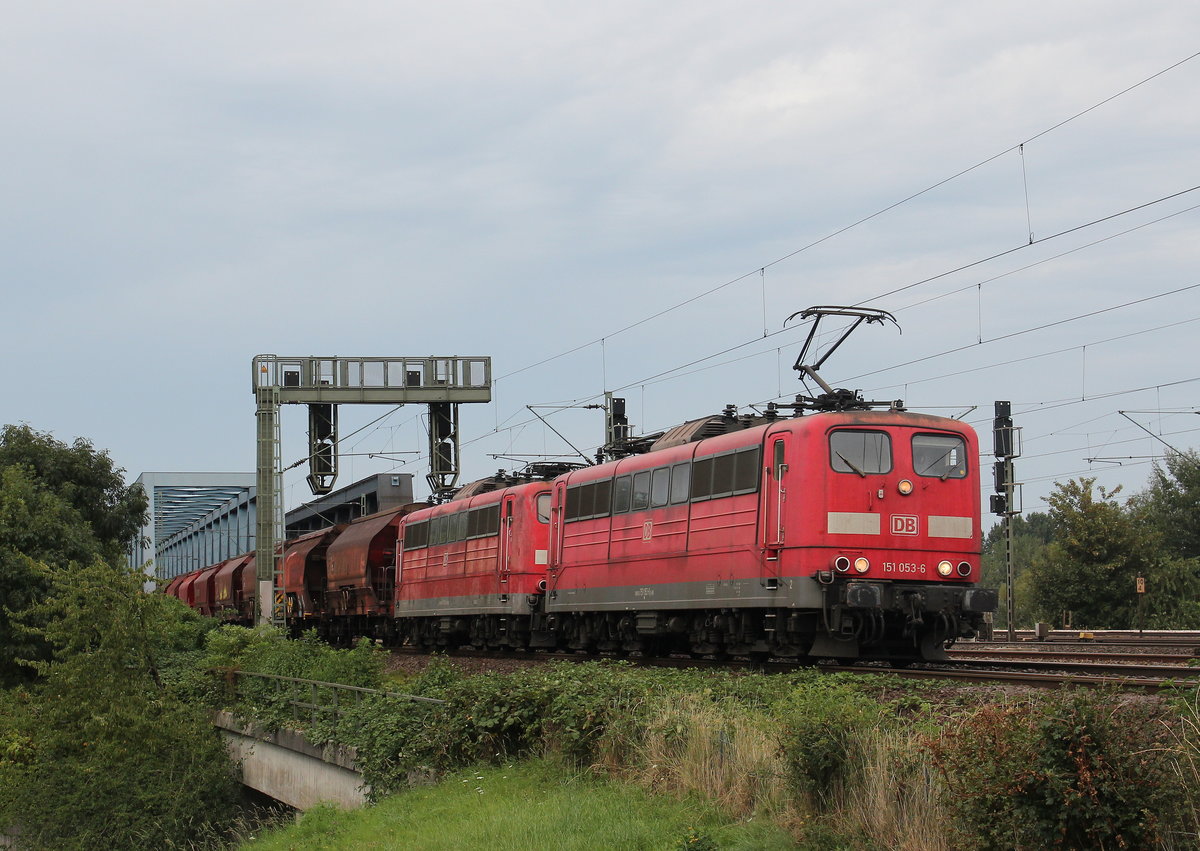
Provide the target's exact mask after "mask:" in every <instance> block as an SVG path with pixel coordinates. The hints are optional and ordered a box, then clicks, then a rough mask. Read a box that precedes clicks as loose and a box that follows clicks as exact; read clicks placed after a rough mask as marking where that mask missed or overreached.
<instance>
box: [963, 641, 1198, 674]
mask: <svg viewBox="0 0 1200 851" xmlns="http://www.w3.org/2000/svg"><path fill="white" fill-rule="evenodd" d="M947 653H948V654H949V656H950V658H951V659H954V660H962V661H976V660H988V661H1003V662H1006V663H1011V664H1022V663H1025V662H1044V661H1048V660H1058V661H1063V662H1080V663H1095V664H1107V665H1109V666H1112V667H1116V666H1118V665H1122V664H1126V663H1129V664H1134V665H1164V666H1174V667H1179V668H1186V667H1187V666H1188V665H1189V664H1190V663H1191V662H1192V660H1193V659H1195V658H1196V657H1194V656H1192V655H1191V654H1190V653H1189V654H1184V653H1124V652H1115V651H1107V650H1105V651H1100V650H1079V649H1076V648H1070V649H1064V648H1056V647H1038V648H1037V649H1029V650H1013V649H1010V648H991V647H988V648H983V647H979V648H976V647H970V646H968V647H953V648H951V649H950V650H948V651H947ZM1197 670H1198V671H1200V669H1197Z"/></svg>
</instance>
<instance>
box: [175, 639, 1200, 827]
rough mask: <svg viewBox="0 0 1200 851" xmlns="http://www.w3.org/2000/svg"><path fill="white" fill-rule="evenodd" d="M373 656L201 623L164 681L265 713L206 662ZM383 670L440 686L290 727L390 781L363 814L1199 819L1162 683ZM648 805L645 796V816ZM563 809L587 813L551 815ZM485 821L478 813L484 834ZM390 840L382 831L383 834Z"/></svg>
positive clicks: (947, 823)
mask: <svg viewBox="0 0 1200 851" xmlns="http://www.w3.org/2000/svg"><path fill="white" fill-rule="evenodd" d="M384 658H385V657H384V656H383V655H382V654H379V653H376V652H374V651H373V650H372V649H371V648H370V647H367V646H361V647H359V648H356V649H354V650H352V651H333V650H331V649H330V648H328V647H324V646H322V645H320V643H319V642H316V641H311V640H310V641H291V642H288V641H283V640H281V639H278V638H277V637H275V636H272V635H270V634H265V633H254V632H251V631H246V630H240V631H239V630H231V629H228V628H226V629H222V630H218V631H216V632H215V633H212V634H211V635H210V637H209V641H208V647H207V650H206V652H205V653H204V654H203V657H202V658H198V659H196V660H195V662H196V664H195V665H194V666H193V667H192V668H191V669H190V671H191V673H185V674H184V675H183V676H182V677H181V678H180V681H179V683H178V687H179V688H180V689H181V690H182V691H183V692H185V693H188V694H190V695H191V696H192V698H193V699H195V700H198V701H207V702H209V703H210V704H211V705H214V706H215V705H220V704H225V705H227V706H231V708H233V709H234V710H235V711H236V712H241V713H242V714H244V715H247V716H252V717H255V718H258V719H260V720H263V721H266V722H268V723H276V724H286V723H289V715H290V713H291V708H290V707H289V706H287V705H286V704H285V703H283V702H281V701H279V700H278V698H277V696H275V695H274V691H273V689H263V690H262V691H256V688H255V687H253V686H251V687H249V688H248V689H246V690H244V691H243V693H242V694H241V695H240V696H239V697H238V698H237V699H236V700H235V701H233V703H232V704H230V698H231V696H230V695H229V694H228V693H227V692H226V691H225V683H224V681H223V680H220V679H214V678H213V677H212V676H211V674H209V673H207V671H208V670H210V669H211V668H212V666H214V665H216V666H222V665H231V666H238V667H243V668H244V669H246V670H258V671H263V672H271V673H278V674H286V675H292V676H304V677H309V678H312V679H318V680H325V681H332V682H348V683H351V684H356V685H363V686H372V687H378V686H379V685H380V684H381V683H382V678H381V673H382V672H381V665H382V662H383V661H384ZM398 687H399V688H400V690H403V691H408V692H412V693H416V694H421V695H424V696H427V697H435V698H438V699H440V700H442V701H444V703H441V704H429V703H413V702H410V701H406V700H402V699H398V698H383V697H379V698H372V699H368V700H366V701H364V702H363V704H362V705H361V706H359V707H358V708H357V709H356V710H354V711H353V712H350V713H348V714H347V715H346V716H344V717H343V718H342V719H341V720H340V721H338V722H337V723H333V722H332V721H325V722H320V723H317V724H314V725H309V726H308V729H307V732H308V734H309V736H310V737H311V738H314V739H315V740H317V741H323V740H324V741H338V742H341V743H344V744H350V745H353V746H354V747H356V748H357V749H358V762H359V766H360V768H361V770H362V771H363V773H364V777H365V778H366V779H367V781H368V782H369V783H370V784H371V786H372V787H373V789H374V790H375V792H376V794H377V795H378V796H379V797H380V798H383V797H385V796H387V795H391V794H393V793H397V792H403V794H402V795H401V797H400V798H399V799H397V801H396V802H395V803H391V802H389V803H386V804H383V805H382V806H383V807H385V808H386V809H382V810H380V811H379V812H380V813H381V814H382V813H389V812H391V813H404V812H412V811H413V810H414V809H422V808H423V809H427V810H428V809H430V808H439V807H440V805H439V804H437V803H436V802H437V801H439V800H441V799H442V798H443V796H445V799H446V800H455V801H457V804H458V809H457V810H456V809H455V807H454V806H450V805H447V807H446V808H445V810H446V811H447V812H448V813H449V812H452V811H453V812H461V813H470V812H475V811H476V810H478V811H481V812H487V811H488V810H490V809H491V808H492V807H497V810H498V811H501V812H505V813H510V814H512V819H513V820H511V821H509V822H508V826H507V828H504V830H507V831H511V832H512V833H513V834H514V835H517V836H520V835H521V831H525V830H547V831H550V835H551V836H552V837H553V838H554V841H552V842H551V843H550V844H549V845H545V844H543V846H542V847H569V846H562V844H561V842H563V841H569V839H565V837H570V836H574V835H580V836H584V837H585V840H584V843H585V845H587V847H605V846H612V845H613V841H610V839H611V836H615V835H616V834H613V833H612V832H613V831H616V830H619V829H625V828H619V827H618V825H621V824H627V825H630V827H629V828H628V829H630V830H641V829H643V828H642V827H635V826H634V825H638V824H643V823H648V824H650V825H651V826H656V827H660V828H662V832H661V833H658V834H653V835H651V836H652V837H653V838H648V839H647V840H646V841H645V843H643V844H642V845H641V846H639V845H638V842H640V840H637V839H631V841H630V843H628V844H627V846H626V847H647V848H655V847H668V848H670V847H689V845H688V844H685V842H686V840H687V839H689V838H696V839H697V842H693V843H691V844H690V847H709V848H714V847H737V846H736V844H733V843H736V842H738V841H740V840H739V837H740V836H743V835H744V834H743V831H744V830H746V828H745V827H744V826H745V825H758V824H762V823H764V822H767V823H770V824H772V825H775V826H777V827H778V828H779V829H781V830H783V831H786V832H787V833H788V834H790V836H791V837H792V838H793V839H794V840H795V841H796V842H797V843H798V844H799V845H800V847H804V848H814V849H834V848H839V849H840V848H847V849H872V850H873V849H896V850H897V851H917V849H920V851H938V849H945V851H949V850H950V849H956V848H967V847H970V848H980V849H1011V848H1042V847H1058V848H1080V849H1083V848H1100V847H1111V848H1195V847H1197V845H1198V842H1197V837H1200V831H1198V829H1197V828H1198V827H1200V818H1198V817H1197V812H1198V807H1197V804H1198V802H1200V792H1198V791H1197V790H1198V789H1200V736H1198V735H1197V729H1198V727H1197V721H1198V720H1200V711H1198V706H1197V702H1196V695H1195V693H1194V689H1193V690H1192V693H1188V692H1181V693H1180V694H1179V695H1178V696H1176V697H1175V698H1169V699H1162V700H1157V699H1142V698H1130V697H1129V696H1126V695H1121V694H1116V693H1095V692H1089V691H1062V692H1038V693H1030V694H1013V693H1007V692H1004V691H999V690H996V691H989V690H986V689H979V688H968V687H964V688H957V687H947V686H933V685H930V684H928V683H922V682H919V681H911V680H907V681H905V680H899V679H896V678H888V677H879V676H862V675H859V676H853V675H850V676H848V675H841V674H826V673H822V672H820V671H815V670H806V671H800V672H797V673H794V674H787V675H771V676H764V675H746V674H738V673H734V672H730V671H724V670H715V671H673V670H662V669H656V670H648V669H639V668H633V667H630V666H627V665H622V664H605V663H584V664H571V663H556V664H548V665H542V666H537V667H532V668H526V669H522V670H520V671H514V672H511V673H484V674H468V673H465V672H463V671H461V670H459V669H457V668H455V667H454V666H453V665H452V664H451V663H449V662H447V661H445V660H440V661H435V662H434V663H432V664H431V665H430V666H429V667H428V668H426V669H425V670H424V671H422V672H421V673H419V674H417V675H415V676H412V677H410V678H408V679H406V680H405V681H404V682H403V683H401V684H399V685H398ZM543 757H546V758H549V759H550V760H551V761H552V764H553V765H556V766H562V767H563V771H564V772H565V773H566V774H567V775H572V776H574V777H575V779H574V780H573V781H572V782H571V783H568V784H566V785H564V784H563V783H562V782H560V781H559V780H554V781H553V782H550V783H546V782H543V783H538V782H532V783H531V784H529V785H527V786H525V787H521V786H519V785H518V786H516V787H513V793H512V797H511V798H508V801H507V803H506V804H501V805H498V806H497V805H495V804H493V803H490V802H491V801H493V800H494V799H495V798H497V797H502V796H503V797H507V795H506V794H505V792H504V790H505V789H507V788H508V787H507V786H506V785H505V784H506V783H507V782H508V781H510V780H511V781H513V782H514V783H517V782H518V780H517V778H519V777H523V776H525V775H524V772H525V770H526V769H525V768H522V769H520V770H519V771H518V772H517V774H515V775H514V774H510V775H509V777H508V778H505V777H504V776H503V774H504V772H503V771H501V772H500V773H499V774H498V775H497V774H496V773H495V772H494V770H493V769H487V770H476V773H477V774H479V775H482V776H484V777H485V778H491V779H492V782H494V783H495V784H496V788H495V790H494V793H489V792H488V791H487V787H483V788H485V792H484V793H483V794H480V793H478V792H476V791H474V789H473V788H465V789H458V790H456V791H454V792H450V791H449V790H447V789H446V788H445V786H442V787H439V789H438V790H430V789H428V788H426V789H418V790H416V791H404V790H408V789H410V788H411V787H413V786H421V785H422V784H428V783H429V782H431V781H433V780H438V779H441V778H445V777H447V776H450V777H454V778H457V782H458V783H459V785H460V786H463V787H471V784H470V783H469V782H468V783H467V784H462V783H461V780H462V779H464V778H466V779H469V777H468V775H465V774H463V772H464V771H466V770H467V769H468V767H470V766H479V765H492V766H496V765H500V766H508V765H517V764H520V763H521V762H522V761H524V760H529V759H534V760H536V759H538V758H543ZM529 770H530V771H543V772H544V771H545V770H547V769H545V768H544V767H543V768H539V769H536V770H535V769H534V768H530V769H529ZM514 771H516V769H514ZM605 780H615V781H620V782H621V783H622V784H625V785H624V786H621V785H615V784H606V783H604V782H603V781H605ZM454 782H455V781H453V780H452V781H451V782H450V784H449V785H450V786H453V785H454ZM631 786H632V787H640V789H641V790H644V792H639V791H638V790H637V789H630V788H628V787H631ZM544 787H548V788H544ZM552 790H553V794H554V795H557V796H559V797H558V802H559V803H558V804H556V805H555V806H554V809H555V810H556V814H555V815H554V816H553V818H552V819H550V820H549V821H548V822H546V823H544V824H542V823H538V820H537V819H532V820H529V821H528V822H527V821H526V820H524V816H525V814H526V813H528V811H529V807H528V804H527V803H526V802H528V801H536V800H541V798H539V796H540V795H542V794H543V792H545V793H547V794H550V793H551V791H552ZM585 792H586V794H585ZM468 793H470V794H468ZM495 793H499V794H495ZM560 793H561V794H560ZM645 793H650V794H651V795H652V797H649V798H647V797H643V795H644V794H645ZM472 794H473V795H474V796H476V797H472ZM654 794H662V795H664V796H665V797H667V798H669V799H671V800H669V801H666V802H664V801H663V800H660V799H657V798H655V797H653V795H654ZM622 795H634V796H635V797H634V798H633V799H628V800H636V801H638V803H636V804H619V803H618V804H613V805H612V807H614V808H615V810H616V811H617V813H618V814H621V815H622V816H624V815H626V814H629V815H630V816H631V818H630V819H628V820H618V819H615V818H613V817H612V816H611V815H605V810H606V809H608V808H609V805H608V804H603V806H602V805H601V804H599V803H597V804H596V805H595V806H596V808H597V810H598V814H597V815H594V816H593V815H590V814H589V811H590V809H591V807H592V804H590V803H585V804H584V805H583V806H581V802H590V801H591V800H592V799H595V800H597V801H598V802H599V801H605V800H607V799H608V798H607V796H617V797H616V800H621V797H620V796H622ZM409 796H417V797H409ZM427 796H431V797H427ZM462 797H465V798H467V799H469V800H470V801H471V802H472V803H470V804H467V803H466V802H465V801H463V800H462ZM481 799H486V801H487V803H485V801H484V800H481ZM688 800H694V801H703V802H706V804H707V805H708V806H711V807H712V810H711V811H710V812H712V813H715V814H719V816H711V817H714V818H718V821H703V820H702V819H701V817H700V815H693V813H697V814H698V813H701V812H702V811H703V809H701V810H695V809H692V807H694V806H698V805H695V804H689V803H686V802H687V801H688ZM406 801H407V802H408V803H407V804H406V803H405V802H406ZM672 801H675V802H678V801H683V802H685V803H682V804H676V803H673V802H672ZM414 802H420V806H419V807H418V806H415V805H414ZM394 807H395V808H398V809H393V808H394ZM658 807H666V808H667V809H666V810H664V811H663V812H664V813H666V814H662V815H660V814H657V813H658V810H656V808H658ZM679 807H682V809H678V808H679ZM471 808H474V809H471ZM548 809H549V807H548ZM643 811H646V812H649V813H651V815H650V816H649V817H643ZM671 813H675V815H671ZM375 817H380V818H385V817H386V816H384V815H379V816H376V815H374V814H370V815H363V816H353V817H347V822H346V824H347V825H349V824H351V823H354V822H356V821H357V819H358V818H368V819H370V818H375ZM584 817H587V818H593V819H594V821H593V822H592V823H593V824H596V825H599V827H597V828H595V829H592V828H588V827H585V826H579V825H576V824H575V823H574V822H573V821H566V822H562V821H560V822H557V823H556V822H555V821H554V819H568V820H573V819H576V818H584ZM392 818H398V817H392ZM461 818H463V819H464V821H463V822H461V825H460V827H459V828H456V830H457V829H461V830H462V831H464V832H465V831H470V830H473V829H475V827H474V825H475V821H476V820H474V819H472V818H469V817H468V816H466V815H464V816H462V817H461ZM488 818H490V816H489V817H488ZM721 818H723V819H725V821H724V822H721V821H720V820H719V819H721ZM323 819H325V821H324V822H323V821H322V820H323ZM690 821H696V822H697V824H695V825H691V826H696V827H697V829H699V826H700V824H703V825H712V829H713V830H714V831H720V839H719V840H718V839H717V838H715V837H716V836H717V834H716V833H713V834H712V836H709V835H708V834H703V835H698V836H696V837H689V836H688V835H687V834H686V833H685V832H682V831H681V830H680V828H684V829H686V828H687V827H688V826H689V824H688V822H690ZM332 823H336V824H339V825H340V824H341V819H340V818H339V819H337V820H335V822H330V821H329V819H328V817H327V816H326V815H323V814H317V815H316V816H314V817H313V819H312V821H310V822H309V825H308V827H307V828H304V827H303V826H302V827H301V828H297V829H298V830H301V831H304V830H307V831H311V832H315V833H316V834H319V833H320V831H321V830H322V829H325V828H322V827H321V825H322V824H325V825H330V824H332ZM451 824H452V821H451V816H450V815H447V816H445V817H443V818H440V819H435V820H433V821H432V825H433V827H432V829H433V830H435V831H442V830H448V829H449V828H450V825H451ZM328 829H332V828H328ZM339 829H341V828H340V827H339ZM347 829H349V828H347ZM404 829H405V830H408V829H409V828H407V827H405V828H404ZM501 830H502V828H500V827H498V826H497V827H494V828H492V829H491V830H490V832H489V844H494V841H493V840H496V837H498V836H500V835H502V834H501ZM705 830H708V827H705ZM368 832H370V831H369V830H368ZM606 832H607V833H606ZM610 834H611V836H610ZM434 835H438V834H434ZM464 835H466V834H464ZM766 835H767V834H764V836H766ZM710 840H711V842H710ZM285 841H286V840H285ZM429 841H432V840H428V839H423V840H421V841H420V842H417V841H416V840H413V842H414V843H415V844H413V845H412V846H410V847H422V843H426V844H427V843H428V842H429ZM496 841H498V840H496ZM539 842H540V840H539ZM663 842H666V843H667V844H666V845H665V846H664V845H663V844H662V843H663ZM702 842H703V843H707V844H700V843H702ZM718 842H719V844H718ZM353 844H356V843H352V842H350V841H349V840H346V841H345V842H344V843H342V847H349V846H351V845H353ZM406 844H408V839H397V840H396V841H395V843H394V845H393V847H405V846H406ZM466 844H470V843H464V846H465V845H466ZM464 846H460V847H464ZM299 847H305V846H299ZM315 847H322V846H320V845H317V846H315ZM376 847H383V846H376ZM434 847H436V846H434ZM526 847H531V848H532V847H538V845H537V844H527V845H526ZM618 847H619V846H618Z"/></svg>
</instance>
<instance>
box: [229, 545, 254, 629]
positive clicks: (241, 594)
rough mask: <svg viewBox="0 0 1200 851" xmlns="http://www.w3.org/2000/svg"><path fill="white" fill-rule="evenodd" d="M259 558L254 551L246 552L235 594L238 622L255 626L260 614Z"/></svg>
mask: <svg viewBox="0 0 1200 851" xmlns="http://www.w3.org/2000/svg"><path fill="white" fill-rule="evenodd" d="M256 563H257V559H256V558H255V554H254V553H247V554H246V561H245V562H244V563H243V564H242V569H241V573H240V574H239V575H238V577H237V580H236V581H237V583H238V584H237V585H236V586H235V590H234V594H235V595H236V596H237V601H238V604H237V610H238V623H241V624H245V625H246V626H253V624H254V621H255V620H256V618H257V616H258V612H257V610H256V609H255V605H256V603H257V601H258V573H257V571H256V569H255V564H256Z"/></svg>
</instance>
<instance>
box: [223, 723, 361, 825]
mask: <svg viewBox="0 0 1200 851" xmlns="http://www.w3.org/2000/svg"><path fill="white" fill-rule="evenodd" d="M214 723H215V724H216V726H217V727H218V728H219V729H220V731H221V736H222V738H224V739H225V745H226V747H227V748H228V749H229V753H230V755H231V756H232V757H233V759H234V761H235V762H237V763H238V764H239V765H240V766H241V775H242V783H243V784H245V785H246V786H249V787H250V788H251V789H256V790H258V791H259V792H262V793H263V794H264V795H269V796H271V797H272V798H274V799H275V800H277V801H282V802H283V803H285V804H287V805H288V806H291V807H295V808H296V809H300V810H306V809H309V808H310V807H313V806H315V805H316V804H319V803H322V802H325V803H333V804H336V805H337V806H339V807H344V808H348V809H350V808H354V807H360V806H362V805H363V804H364V803H366V800H367V795H368V794H369V793H370V787H369V786H367V785H365V784H364V783H363V778H362V774H361V773H360V772H359V770H358V766H357V764H356V762H355V760H356V756H357V755H356V754H355V751H354V748H350V747H346V746H344V745H327V746H325V747H317V746H316V745H314V744H312V743H311V742H309V741H308V740H307V739H306V738H305V737H304V735H303V734H302V733H299V732H297V731H296V730H286V729H285V730H277V731H275V732H267V731H266V730H265V729H263V728H262V727H261V726H260V725H258V724H254V723H252V722H251V723H246V722H243V721H241V720H239V719H237V718H235V717H234V716H233V715H232V714H231V713H229V712H218V713H217V714H216V718H215V721H214Z"/></svg>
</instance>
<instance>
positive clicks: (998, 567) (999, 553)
mask: <svg viewBox="0 0 1200 851" xmlns="http://www.w3.org/2000/svg"><path fill="white" fill-rule="evenodd" d="M1053 539H1054V525H1053V522H1052V521H1051V520H1050V515H1049V514H1046V513H1044V512H1040V511H1031V512H1030V513H1028V514H1024V515H1021V514H1018V515H1016V516H1015V517H1013V568H1014V570H1013V572H1014V584H1015V586H1016V603H1017V605H1016V610H1017V618H1016V620H1017V623H1018V624H1020V625H1031V624H1032V623H1033V617H1032V615H1031V613H1030V600H1031V597H1030V587H1031V584H1032V583H1031V582H1030V578H1029V575H1028V573H1029V566H1030V565H1031V564H1033V562H1034V560H1035V559H1037V558H1039V557H1040V556H1041V553H1042V551H1043V550H1045V549H1046V547H1047V545H1048V544H1049V543H1050V542H1051V541H1052V540H1053ZM980 582H981V584H983V585H984V586H985V587H987V588H998V589H999V590H1000V607H999V610H998V611H997V612H996V628H997V629H1007V627H1008V605H1007V602H1006V599H1007V598H1006V594H1007V593H1008V564H1007V547H1006V542H1005V537H1004V524H1003V523H997V524H996V525H995V526H993V527H992V528H991V529H989V530H988V532H987V534H986V535H984V538H983V571H982V577H981V579H980Z"/></svg>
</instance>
